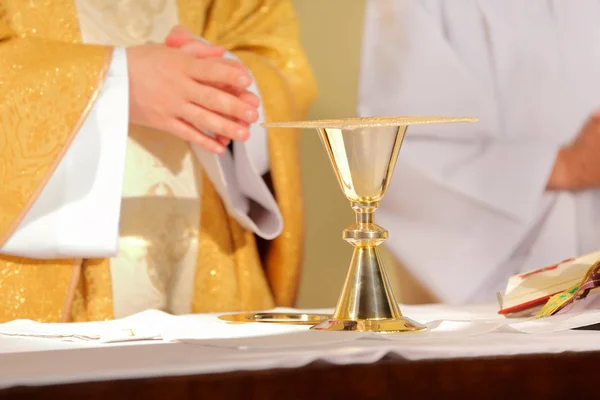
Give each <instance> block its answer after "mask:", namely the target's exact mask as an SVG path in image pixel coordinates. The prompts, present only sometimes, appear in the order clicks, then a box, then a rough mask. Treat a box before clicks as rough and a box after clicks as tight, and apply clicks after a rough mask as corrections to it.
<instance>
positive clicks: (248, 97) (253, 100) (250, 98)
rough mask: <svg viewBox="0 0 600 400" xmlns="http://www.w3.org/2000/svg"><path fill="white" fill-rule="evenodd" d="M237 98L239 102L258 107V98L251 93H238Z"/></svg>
mask: <svg viewBox="0 0 600 400" xmlns="http://www.w3.org/2000/svg"><path fill="white" fill-rule="evenodd" d="M238 97H239V99H240V100H242V101H245V102H246V103H248V104H250V105H251V106H254V107H258V106H259V105H260V98H259V97H258V96H257V95H255V94H254V93H252V92H248V91H245V92H243V93H240V95H239V96H238Z"/></svg>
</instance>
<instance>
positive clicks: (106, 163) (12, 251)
mask: <svg viewBox="0 0 600 400" xmlns="http://www.w3.org/2000/svg"><path fill="white" fill-rule="evenodd" d="M128 112H129V82H128V75H127V55H126V52H125V49H123V48H117V49H115V50H114V52H113V58H112V61H111V64H110V67H109V70H108V73H107V76H106V79H105V81H104V84H103V86H102V90H101V92H100V94H99V97H98V99H97V101H96V102H95V104H94V105H93V107H92V109H91V110H90V113H89V115H88V116H87V118H86V120H85V121H84V123H83V124H82V126H81V129H80V130H79V132H77V134H76V136H75V139H74V140H73V142H72V144H71V146H70V147H69V149H68V150H67V152H66V153H65V155H64V157H63V159H62V160H61V162H60V163H59V165H58V167H57V169H56V171H55V172H54V174H53V175H52V176H51V177H50V179H49V181H48V183H47V185H46V186H45V187H44V189H43V191H42V192H41V194H40V196H39V197H38V199H37V201H36V202H35V203H34V205H33V207H32V208H31V210H30V211H29V212H28V213H27V215H26V216H25V218H24V219H23V221H22V222H21V224H20V225H19V226H18V227H17V229H16V231H15V232H14V233H13V235H12V236H11V237H10V238H9V240H8V241H7V242H6V243H5V244H4V246H3V247H2V248H0V253H1V254H7V255H14V256H23V257H29V258H45V259H52V258H100V257H110V256H114V255H115V254H116V252H117V246H118V236H119V217H120V214H119V213H120V206H121V192H122V185H123V175H124V168H125V154H126V145H127V134H128V125H129V115H128Z"/></svg>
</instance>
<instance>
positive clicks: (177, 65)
mask: <svg viewBox="0 0 600 400" xmlns="http://www.w3.org/2000/svg"><path fill="white" fill-rule="evenodd" d="M224 54H225V49H223V48H222V47H218V46H213V45H210V44H206V43H204V42H201V41H199V40H196V39H195V38H194V37H193V35H192V34H191V33H190V32H189V31H187V30H185V29H184V28H181V27H176V28H174V29H173V30H172V31H171V33H170V34H169V36H168V37H167V39H166V41H165V44H147V45H140V46H135V47H130V48H128V49H127V62H128V69H129V100H130V101H129V104H130V107H129V108H130V117H129V119H130V122H132V123H135V124H138V125H142V126H147V127H150V128H154V129H159V130H161V131H164V132H167V133H170V134H172V135H175V136H177V137H179V138H181V139H183V140H186V141H188V142H190V143H193V144H196V145H198V146H201V147H203V148H204V149H206V150H208V151H210V152H213V153H217V154H220V153H223V152H224V151H225V148H226V146H227V145H228V144H229V143H230V141H231V140H239V141H245V140H247V139H248V137H249V136H250V132H249V126H250V124H251V123H253V122H256V121H257V120H258V106H259V104H260V100H259V98H258V97H257V96H256V95H254V94H253V93H251V92H249V91H248V90H247V88H248V87H249V86H250V84H251V83H252V77H251V75H250V73H249V72H248V70H247V69H246V67H245V66H244V65H243V64H242V63H240V62H237V61H233V60H229V59H225V58H223V55H224ZM205 131H210V132H212V133H213V134H214V135H215V137H214V138H211V137H209V136H208V135H206V134H205V133H204V132H205Z"/></svg>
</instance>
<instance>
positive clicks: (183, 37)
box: [165, 25, 194, 47]
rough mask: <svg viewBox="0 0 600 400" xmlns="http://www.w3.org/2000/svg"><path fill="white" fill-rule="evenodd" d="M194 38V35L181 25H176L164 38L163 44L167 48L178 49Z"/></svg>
mask: <svg viewBox="0 0 600 400" xmlns="http://www.w3.org/2000/svg"><path fill="white" fill-rule="evenodd" d="M193 38H194V34H193V33H192V32H191V31H190V30H189V29H187V28H186V27H184V26H182V25H177V26H175V27H174V28H173V29H171V31H170V32H169V34H168V35H167V37H166V38H165V44H166V45H167V46H169V47H180V46H182V45H184V44H185V43H187V42H188V41H190V40H192V39H193Z"/></svg>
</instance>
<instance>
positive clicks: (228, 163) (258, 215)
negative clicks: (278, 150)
mask: <svg viewBox="0 0 600 400" xmlns="http://www.w3.org/2000/svg"><path fill="white" fill-rule="evenodd" d="M225 57H226V58H230V59H236V60H238V61H239V59H237V57H235V56H234V55H233V54H231V53H227V54H226V55H225ZM248 91H250V92H252V93H254V94H255V95H257V96H258V97H259V98H260V99H261V104H260V106H259V109H258V116H259V117H258V121H257V122H255V123H254V124H252V125H251V126H250V138H249V139H248V140H247V141H246V142H234V144H233V156H232V155H231V154H230V153H228V152H226V153H225V154H222V155H216V154H213V153H209V152H208V151H205V150H204V149H201V148H199V147H197V146H194V150H195V152H196V155H197V156H198V159H199V161H200V163H201V164H202V167H203V168H204V170H205V172H206V174H207V175H208V177H209V178H210V180H211V182H212V184H213V185H214V187H215V190H216V191H217V193H218V194H219V196H220V197H221V200H222V201H223V204H224V205H225V208H226V209H227V212H228V213H229V214H230V215H231V216H233V217H234V218H235V219H236V220H237V221H238V222H239V223H240V225H241V226H243V227H244V228H245V229H248V230H250V231H252V232H254V233H255V234H256V235H258V236H260V237H262V238H263V239H267V240H271V239H274V238H276V237H277V236H279V234H280V233H281V231H282V229H283V217H282V216H281V212H280V211H279V207H278V205H277V202H276V200H275V197H274V196H273V194H272V193H271V191H270V190H269V187H268V186H267V184H266V183H265V181H264V179H263V175H265V174H266V173H267V172H269V152H268V143H267V132H266V129H265V128H263V127H261V126H260V124H262V123H263V122H264V121H265V111H264V107H263V105H262V104H263V102H262V97H261V95H260V91H259V89H258V85H257V84H256V81H255V80H254V79H253V82H252V85H251V86H250V87H249V88H248Z"/></svg>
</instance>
